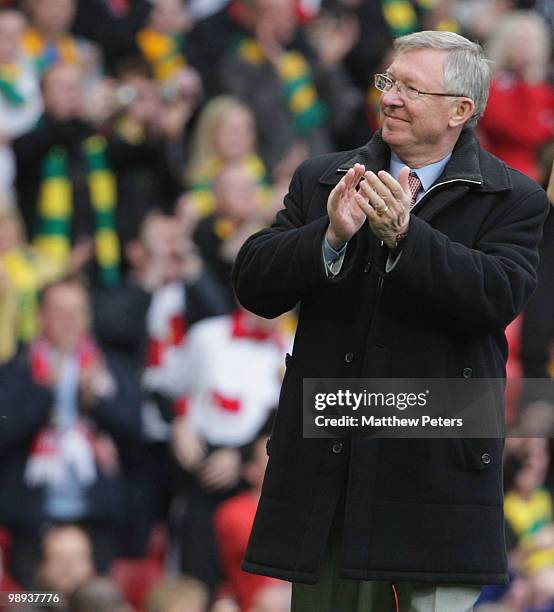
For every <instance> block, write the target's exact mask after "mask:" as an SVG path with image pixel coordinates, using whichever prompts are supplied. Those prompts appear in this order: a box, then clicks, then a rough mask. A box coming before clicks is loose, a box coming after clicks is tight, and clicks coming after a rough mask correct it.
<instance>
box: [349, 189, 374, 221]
mask: <svg viewBox="0 0 554 612" xmlns="http://www.w3.org/2000/svg"><path fill="white" fill-rule="evenodd" d="M354 201H355V202H356V204H357V205H358V206H359V208H360V209H361V210H362V212H363V213H364V214H365V216H366V217H367V218H368V219H369V220H370V221H371V222H372V223H379V221H380V217H379V215H378V214H377V212H376V211H375V209H374V208H373V206H371V204H368V202H367V200H366V199H365V198H364V197H362V196H361V195H360V194H359V193H357V194H356V197H355V198H354Z"/></svg>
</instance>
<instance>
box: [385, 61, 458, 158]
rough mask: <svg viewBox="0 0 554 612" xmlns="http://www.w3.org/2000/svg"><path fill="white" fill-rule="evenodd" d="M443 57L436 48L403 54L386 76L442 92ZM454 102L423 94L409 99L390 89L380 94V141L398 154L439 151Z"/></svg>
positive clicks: (423, 89)
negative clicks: (426, 150) (427, 150)
mask: <svg viewBox="0 0 554 612" xmlns="http://www.w3.org/2000/svg"><path fill="white" fill-rule="evenodd" d="M445 58H446V52H445V51H441V50H438V49H418V50H414V51H407V52H405V53H400V54H399V55H397V56H396V58H395V59H394V61H393V62H392V64H391V65H390V66H389V68H388V69H387V74H389V75H390V77H391V78H393V79H395V80H397V81H400V82H401V83H402V84H403V85H404V86H411V87H413V88H415V89H418V90H420V91H432V92H437V93H443V92H445V90H444V86H443V67H444V61H445ZM455 101H456V98H451V97H443V96H426V95H419V96H417V97H416V98H415V99H414V100H411V99H409V98H408V97H405V96H404V97H403V96H401V95H399V93H398V90H397V88H396V87H392V88H391V89H390V90H389V91H387V92H385V93H383V94H382V95H381V117H382V120H383V124H382V136H383V140H384V141H385V142H386V143H387V144H388V145H389V146H390V147H391V149H393V150H394V151H395V152H396V153H398V154H400V155H401V154H402V153H403V152H405V153H408V154H413V153H416V152H417V151H419V150H423V149H429V150H432V149H433V147H436V148H437V149H441V148H442V147H441V145H442V143H443V142H445V140H446V139H447V138H448V135H447V132H448V127H449V120H450V118H451V115H452V113H453V110H454V104H455Z"/></svg>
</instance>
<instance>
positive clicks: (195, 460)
mask: <svg viewBox="0 0 554 612" xmlns="http://www.w3.org/2000/svg"><path fill="white" fill-rule="evenodd" d="M278 325H279V320H278V319H273V320H266V319H262V318H260V317H257V316H256V315H254V314H252V313H249V312H247V311H245V310H242V309H240V310H239V311H237V312H236V313H235V314H234V315H233V316H227V317H217V318H213V319H208V320H206V321H202V322H200V323H198V324H197V325H196V326H195V327H194V328H193V329H192V330H191V332H190V334H189V335H188V337H187V340H186V342H185V343H184V344H183V345H181V346H180V347H178V348H177V349H176V350H175V351H172V352H171V353H170V354H168V360H167V362H166V363H165V364H164V366H163V367H161V368H158V370H157V371H156V370H153V369H150V370H149V371H148V372H147V374H146V376H145V384H146V386H147V387H148V388H151V389H153V390H157V391H158V392H160V393H163V394H166V395H168V396H169V397H171V398H175V397H178V396H179V395H181V394H183V393H186V394H187V395H188V396H189V397H188V407H187V410H186V411H185V413H184V414H183V416H181V417H179V418H177V419H175V421H174V422H173V425H172V444H173V452H174V453H175V456H176V458H177V461H178V462H179V463H180V465H181V466H182V468H183V470H184V471H183V502H184V503H185V504H186V511H185V513H184V516H182V517H179V521H178V522H179V535H178V536H176V537H179V538H181V541H180V542H179V544H180V545H181V546H182V550H181V551H180V557H181V561H182V570H183V571H185V572H186V573H189V574H192V575H194V576H196V577H198V578H200V579H201V580H203V581H204V582H206V584H208V585H209V586H210V587H213V586H214V585H215V583H216V581H217V579H218V575H219V570H218V567H217V563H216V559H217V548H216V542H215V539H214V534H213V524H212V515H213V512H214V511H215V509H216V508H217V506H218V505H219V504H220V503H221V502H222V501H223V500H224V499H226V498H228V497H230V496H232V495H233V494H235V493H236V492H237V489H236V487H237V485H238V484H239V482H240V477H241V473H240V453H239V450H238V449H239V447H240V446H242V445H244V444H248V443H249V442H251V441H252V439H253V438H254V437H255V435H256V432H257V431H258V430H259V429H260V427H261V425H262V423H264V421H265V420H266V419H267V417H268V414H269V411H270V409H271V408H272V407H273V406H274V404H275V402H276V401H277V398H278V394H279V385H280V379H281V376H282V371H283V355H284V353H285V350H286V349H285V346H284V345H283V344H282V341H281V340H280V338H279V334H278V332H277V328H278Z"/></svg>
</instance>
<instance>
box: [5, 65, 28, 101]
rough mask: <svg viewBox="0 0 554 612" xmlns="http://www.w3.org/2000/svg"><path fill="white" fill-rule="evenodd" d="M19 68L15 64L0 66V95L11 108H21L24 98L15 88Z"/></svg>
mask: <svg viewBox="0 0 554 612" xmlns="http://www.w3.org/2000/svg"><path fill="white" fill-rule="evenodd" d="M18 78H19V67H18V66H17V65H16V64H2V65H0V95H2V96H4V98H5V100H6V101H7V102H8V103H9V104H11V105H12V106H23V105H24V104H25V98H24V97H23V96H22V95H21V92H20V91H19V90H18V88H17V79H18Z"/></svg>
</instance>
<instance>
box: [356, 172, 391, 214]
mask: <svg viewBox="0 0 554 612" xmlns="http://www.w3.org/2000/svg"><path fill="white" fill-rule="evenodd" d="M366 174H367V173H366ZM360 193H362V195H365V196H366V197H367V199H368V200H369V202H370V204H371V206H373V208H374V209H375V210H376V211H377V213H378V214H379V216H383V215H384V214H386V213H387V212H388V211H389V205H388V201H387V200H386V199H385V198H386V196H385V198H383V197H382V196H381V195H380V194H379V193H378V192H377V191H376V190H375V188H374V187H373V186H372V185H370V184H369V183H368V182H367V181H364V182H363V183H362V184H361V185H360ZM389 197H390V194H389Z"/></svg>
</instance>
